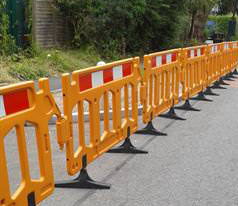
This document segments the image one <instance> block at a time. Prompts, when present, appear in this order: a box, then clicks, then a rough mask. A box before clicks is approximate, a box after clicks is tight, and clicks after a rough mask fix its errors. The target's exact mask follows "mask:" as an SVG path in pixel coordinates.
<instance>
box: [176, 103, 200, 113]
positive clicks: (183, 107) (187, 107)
mask: <svg viewBox="0 0 238 206" xmlns="http://www.w3.org/2000/svg"><path fill="white" fill-rule="evenodd" d="M175 109H180V110H187V111H195V112H200V111H201V110H200V109H196V108H194V107H192V105H191V104H190V102H189V100H186V101H185V103H184V104H183V105H182V106H177V107H175Z"/></svg>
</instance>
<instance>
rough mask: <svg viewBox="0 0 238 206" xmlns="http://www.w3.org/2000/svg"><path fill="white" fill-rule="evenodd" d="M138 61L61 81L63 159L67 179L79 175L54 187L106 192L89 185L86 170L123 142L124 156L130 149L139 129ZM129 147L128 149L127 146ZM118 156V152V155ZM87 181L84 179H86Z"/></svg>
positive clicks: (119, 62) (139, 79)
mask: <svg viewBox="0 0 238 206" xmlns="http://www.w3.org/2000/svg"><path fill="white" fill-rule="evenodd" d="M139 64H140V63H139V58H133V59H127V60H122V61H118V62H113V63H110V64H106V65H104V66H99V67H92V68H88V69H84V70H80V71H75V72H73V74H72V82H70V75H69V74H64V75H63V77H62V92H63V102H64V115H65V118H66V121H67V126H68V130H67V137H66V159H67V170H68V174H69V175H74V174H76V173H78V172H80V175H79V177H78V179H77V180H74V181H68V182H61V183H57V184H56V186H57V187H76V188H81V187H83V188H109V186H107V185H102V184H101V185H99V184H96V183H94V182H92V181H91V179H90V178H89V177H88V174H87V172H86V170H85V169H86V166H87V165H88V164H89V163H91V162H92V161H94V160H95V159H96V158H98V157H99V156H100V155H102V154H103V153H105V152H107V151H108V150H109V149H111V148H112V147H113V146H114V145H116V144H117V143H119V142H120V141H122V140H125V139H126V140H125V143H124V144H126V148H124V149H125V150H126V151H127V152H128V151H129V150H130V149H133V148H132V145H130V140H129V136H130V134H133V133H134V132H135V131H136V130H137V127H138V100H137V96H138V84H139V82H140V81H141V74H140V70H139ZM129 86H131V94H132V95H131V106H132V116H131V117H130V115H129V93H128V88H129ZM121 89H124V107H125V117H124V120H123V121H122V115H121V109H122V108H121ZM109 93H111V94H112V100H110V99H109ZM101 97H104V131H103V132H102V135H100V99H101ZM109 101H112V122H113V128H112V129H110V128H109V110H110V108H109ZM84 102H87V103H88V105H89V120H90V137H89V142H90V143H88V144H87V143H86V142H87V140H86V134H85V133H84V128H85V124H86V123H85V121H84V108H83V105H84ZM76 105H77V106H78V130H79V131H78V132H79V146H78V148H77V150H76V151H74V144H76V143H75V142H74V135H75V134H74V133H73V119H72V111H73V108H74V107H75V106H76ZM128 145H129V146H128ZM119 152H120V151H119ZM85 177H86V178H85Z"/></svg>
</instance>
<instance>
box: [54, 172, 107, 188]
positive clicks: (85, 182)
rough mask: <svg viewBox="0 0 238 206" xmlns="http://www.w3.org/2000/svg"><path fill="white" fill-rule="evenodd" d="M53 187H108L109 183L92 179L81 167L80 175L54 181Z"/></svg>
mask: <svg viewBox="0 0 238 206" xmlns="http://www.w3.org/2000/svg"><path fill="white" fill-rule="evenodd" d="M55 187H59V188H75V189H110V187H111V186H110V185H109V184H105V183H101V182H96V181H94V180H92V179H91V178H90V177H89V175H88V172H87V170H86V169H81V171H80V175H79V176H78V177H77V178H76V179H74V180H69V181H62V182H58V183H55Z"/></svg>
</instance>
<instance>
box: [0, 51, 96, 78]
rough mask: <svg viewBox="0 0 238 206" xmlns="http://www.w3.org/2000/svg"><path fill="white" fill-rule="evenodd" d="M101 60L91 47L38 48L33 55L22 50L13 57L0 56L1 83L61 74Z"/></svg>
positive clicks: (92, 64)
mask: <svg viewBox="0 0 238 206" xmlns="http://www.w3.org/2000/svg"><path fill="white" fill-rule="evenodd" d="M32 56H33V57H32ZM99 60H100V56H99V54H97V53H96V52H95V51H94V50H92V49H90V48H87V49H62V50H60V49H48V50H37V51H35V52H34V54H33V55H32V54H30V55H29V54H27V52H24V53H23V52H22V53H20V54H17V55H12V56H11V57H3V56H2V57H1V56H0V71H1V72H0V83H2V82H7V83H13V82H18V81H23V80H36V79H39V78H41V77H51V76H60V74H61V73H65V72H72V71H75V70H79V69H82V68H87V67H90V66H94V65H96V63H97V62H98V61H99Z"/></svg>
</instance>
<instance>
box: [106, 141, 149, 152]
mask: <svg viewBox="0 0 238 206" xmlns="http://www.w3.org/2000/svg"><path fill="white" fill-rule="evenodd" d="M107 153H130V154H147V153H148V152H147V151H144V150H140V149H137V148H136V147H135V146H134V145H133V144H132V143H131V140H130V138H129V137H127V138H126V139H125V141H124V143H123V144H122V145H121V146H119V147H117V148H113V149H110V150H108V151H107Z"/></svg>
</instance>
